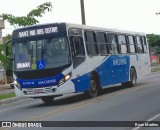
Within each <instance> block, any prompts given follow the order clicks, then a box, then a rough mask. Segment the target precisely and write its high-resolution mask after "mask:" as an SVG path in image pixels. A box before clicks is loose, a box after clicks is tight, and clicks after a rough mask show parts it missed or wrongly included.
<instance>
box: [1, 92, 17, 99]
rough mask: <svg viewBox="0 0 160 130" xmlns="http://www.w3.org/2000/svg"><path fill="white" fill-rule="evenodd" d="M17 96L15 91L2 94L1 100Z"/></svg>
mask: <svg viewBox="0 0 160 130" xmlns="http://www.w3.org/2000/svg"><path fill="white" fill-rule="evenodd" d="M12 97H16V95H15V93H7V94H0V100H2V99H7V98H12Z"/></svg>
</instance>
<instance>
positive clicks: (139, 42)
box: [136, 36, 144, 53]
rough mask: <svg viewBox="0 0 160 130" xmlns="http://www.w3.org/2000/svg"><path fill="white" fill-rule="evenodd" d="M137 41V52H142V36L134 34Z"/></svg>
mask: <svg viewBox="0 0 160 130" xmlns="http://www.w3.org/2000/svg"><path fill="white" fill-rule="evenodd" d="M136 41H137V51H138V53H143V52H144V51H143V44H142V38H141V37H140V36H136Z"/></svg>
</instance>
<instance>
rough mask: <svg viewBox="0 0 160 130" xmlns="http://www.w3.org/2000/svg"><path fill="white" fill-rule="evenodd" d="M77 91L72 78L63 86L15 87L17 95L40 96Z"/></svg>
mask: <svg viewBox="0 0 160 130" xmlns="http://www.w3.org/2000/svg"><path fill="white" fill-rule="evenodd" d="M74 92H75V86H74V84H73V82H72V81H71V80H69V81H67V82H65V83H64V84H62V85H61V86H49V87H39V88H22V90H20V89H19V88H17V87H15V94H16V96H17V97H31V98H40V97H43V96H55V97H56V96H59V95H65V94H70V93H74Z"/></svg>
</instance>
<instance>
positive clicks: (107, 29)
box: [13, 22, 146, 35]
mask: <svg viewBox="0 0 160 130" xmlns="http://www.w3.org/2000/svg"><path fill="white" fill-rule="evenodd" d="M56 24H57V25H61V24H63V25H64V24H65V25H66V27H67V29H69V28H80V29H86V30H96V31H104V32H114V33H124V34H132V35H146V34H145V33H144V32H135V31H127V30H119V29H116V28H103V27H95V26H88V25H81V24H73V23H65V22H57V23H47V24H36V25H31V26H27V27H21V28H18V29H15V30H14V31H17V30H21V29H27V28H32V27H39V26H45V25H56ZM14 31H13V32H14Z"/></svg>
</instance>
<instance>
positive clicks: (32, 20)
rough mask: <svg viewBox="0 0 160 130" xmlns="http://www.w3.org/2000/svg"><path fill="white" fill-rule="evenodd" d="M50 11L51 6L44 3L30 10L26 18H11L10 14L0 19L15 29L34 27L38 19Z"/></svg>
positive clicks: (3, 15) (49, 3)
mask: <svg viewBox="0 0 160 130" xmlns="http://www.w3.org/2000/svg"><path fill="white" fill-rule="evenodd" d="M46 11H48V12H50V11H52V4H51V2H46V3H44V4H41V5H39V6H37V8H36V9H33V10H31V11H30V12H29V13H28V14H27V15H26V16H21V17H19V16H13V15H12V14H5V13H3V14H1V15H0V18H3V20H6V21H8V22H9V23H10V25H11V26H14V27H15V28H17V27H25V26H29V25H34V24H37V23H39V21H38V20H37V18H38V17H42V16H43V14H45V12H46Z"/></svg>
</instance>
